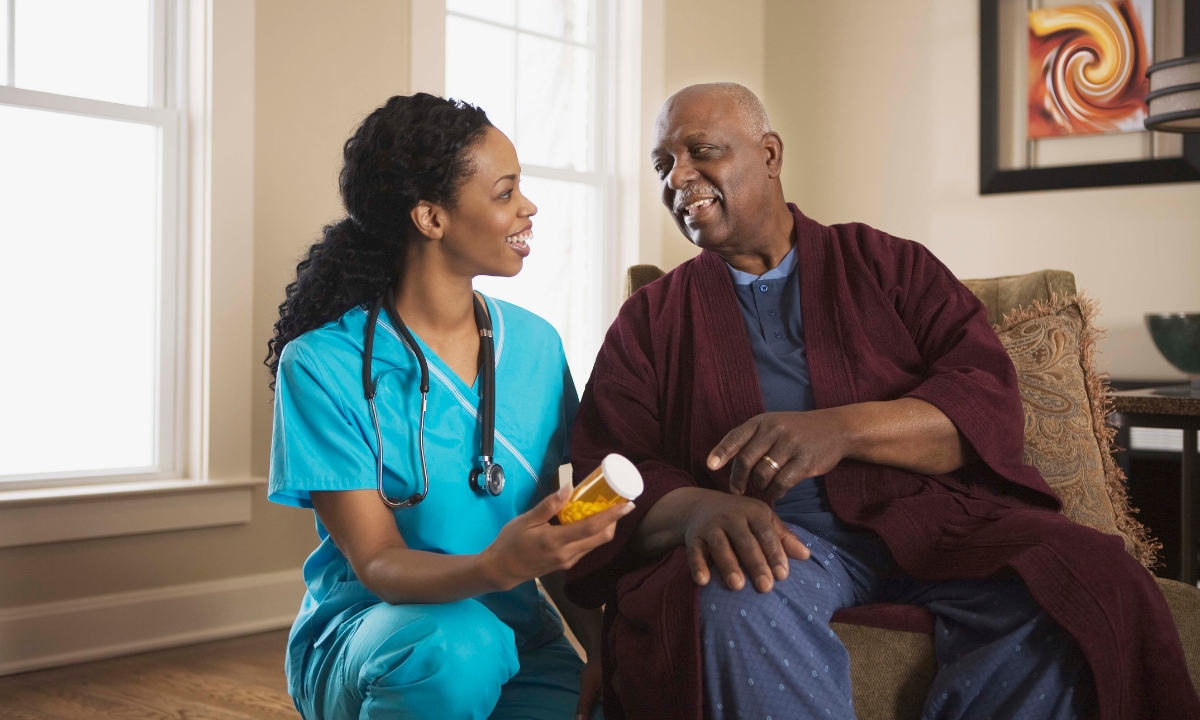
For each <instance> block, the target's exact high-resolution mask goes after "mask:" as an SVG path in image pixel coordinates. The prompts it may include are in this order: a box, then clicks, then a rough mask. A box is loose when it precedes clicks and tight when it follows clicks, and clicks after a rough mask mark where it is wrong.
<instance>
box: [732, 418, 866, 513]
mask: <svg viewBox="0 0 1200 720" xmlns="http://www.w3.org/2000/svg"><path fill="white" fill-rule="evenodd" d="M847 436H848V433H847V432H846V429H845V427H844V425H843V423H842V422H841V416H840V415H839V414H838V413H837V412H834V411H828V410H813V411H811V412H776V413H764V414H762V415H758V416H755V417H754V418H751V419H750V420H749V421H747V422H745V423H742V424H741V425H739V426H737V427H736V428H734V429H733V430H731V431H730V432H729V434H728V435H726V436H725V438H724V439H723V440H721V442H720V443H718V444H717V446H716V447H715V448H713V451H712V453H711V454H710V455H709V456H708V468H709V470H719V469H721V468H722V467H724V466H725V464H726V463H727V462H729V461H730V459H732V460H733V466H732V467H731V468H730V475H729V489H730V491H731V492H733V493H734V494H736V495H741V494H743V493H745V492H746V487H747V485H748V483H753V486H754V487H755V488H757V489H758V490H760V491H765V492H766V495H767V496H768V497H770V498H773V499H775V500H778V499H779V498H781V497H783V494H784V493H786V492H787V491H788V490H790V489H791V488H792V486H793V485H795V484H796V483H798V482H800V481H801V480H803V479H805V478H810V477H816V476H817V475H824V474H825V473H827V472H829V471H830V470H832V469H833V468H834V467H835V466H836V465H837V464H838V463H839V462H841V461H842V459H843V458H844V457H846V453H847V449H848V439H847ZM772 463H773V464H772Z"/></svg>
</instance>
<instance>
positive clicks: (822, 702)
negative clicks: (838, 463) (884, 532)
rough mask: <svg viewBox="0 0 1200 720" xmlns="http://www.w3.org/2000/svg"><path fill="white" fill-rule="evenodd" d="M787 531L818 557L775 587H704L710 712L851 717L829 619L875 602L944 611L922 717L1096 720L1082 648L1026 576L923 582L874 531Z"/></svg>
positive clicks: (776, 718)
mask: <svg viewBox="0 0 1200 720" xmlns="http://www.w3.org/2000/svg"><path fill="white" fill-rule="evenodd" d="M789 526H790V527H791V528H792V530H793V531H794V532H795V533H796V534H797V535H798V536H799V537H800V539H801V540H802V541H803V542H804V544H805V545H807V546H808V548H809V549H810V550H811V551H812V557H811V558H810V559H809V560H806V561H803V562H801V561H796V560H793V561H792V562H791V570H790V572H789V574H788V577H787V579H786V580H784V581H782V582H776V583H775V588H774V589H773V590H772V591H771V592H769V593H759V592H757V591H755V590H754V589H753V587H752V586H750V585H749V584H747V586H746V587H745V588H744V589H743V590H740V591H732V590H729V589H728V588H726V587H725V584H724V583H723V582H722V581H721V580H720V579H718V578H714V579H713V580H712V581H711V582H710V583H709V584H708V585H706V586H705V587H704V588H703V589H702V590H701V593H700V633H701V641H702V643H703V654H704V683H705V715H706V716H707V717H711V718H714V719H716V720H724V719H727V718H728V719H733V718H747V719H750V718H754V719H755V720H785V719H790V718H827V719H831V720H834V719H850V718H854V717H855V713H854V702H853V699H852V698H851V689H850V657H849V655H848V654H847V652H846V648H845V647H844V646H843V645H842V643H841V641H840V640H839V639H838V638H837V636H836V635H835V634H834V632H833V630H831V629H830V628H829V619H830V617H831V616H832V615H833V612H834V611H835V610H838V609H839V608H844V607H851V606H854V605H861V604H866V603H871V602H893V603H904V604H912V605H922V606H924V607H926V608H928V609H929V610H930V611H931V612H932V613H933V614H934V615H936V616H937V622H936V630H935V632H936V636H935V641H934V646H935V650H936V652H937V661H938V669H939V670H938V674H937V677H936V679H935V680H934V683H933V687H932V689H931V690H930V691H929V695H928V697H927V698H926V701H925V707H924V710H923V712H922V714H921V717H922V719H923V720H934V718H937V719H938V720H958V719H959V718H962V719H970V720H975V719H978V720H985V719H986V720H993V719H994V720H1002V719H1003V720H1008V719H1010V718H1029V719H1030V720H1033V719H1034V718H1036V719H1038V720H1043V719H1054V720H1059V719H1062V720H1070V719H1071V718H1085V717H1089V714H1090V712H1091V710H1092V709H1093V708H1094V707H1095V689H1094V687H1093V685H1092V675H1091V670H1090V669H1089V667H1088V665H1087V662H1086V661H1085V660H1084V658H1083V655H1082V653H1081V651H1080V650H1079V646H1078V645H1077V644H1076V643H1075V641H1074V639H1073V638H1072V637H1071V636H1070V635H1069V634H1068V633H1067V632H1066V631H1065V630H1063V629H1062V628H1061V627H1059V626H1058V624H1057V623H1055V622H1054V621H1053V620H1051V619H1050V618H1049V617H1048V616H1047V615H1046V614H1045V613H1043V612H1042V610H1041V608H1039V607H1038V606H1037V604H1036V603H1035V602H1034V601H1033V598H1032V597H1031V596H1030V594H1029V591H1028V590H1027V589H1026V588H1025V585H1024V583H1023V582H1022V581H1021V580H1020V579H1019V578H1017V577H1015V576H1014V577H1004V578H990V579H986V580H956V581H951V582H926V581H921V580H916V579H914V578H912V577H909V576H908V575H906V574H904V573H903V571H901V570H899V568H898V567H897V566H896V564H895V561H894V560H893V559H892V557H891V554H890V553H889V552H888V550H887V547H886V546H885V545H884V544H883V541H882V540H881V539H880V538H879V537H878V536H877V535H874V534H873V533H868V532H862V531H849V532H847V531H845V530H833V531H831V532H829V533H822V534H825V535H827V536H828V537H829V539H823V538H822V537H818V536H817V535H814V534H813V533H812V532H809V531H808V530H805V529H803V528H800V527H797V526H795V525H789ZM818 531H819V530H818ZM839 542H841V543H845V544H849V545H850V547H846V546H845V545H843V546H842V547H839V546H838V544H837V543H839Z"/></svg>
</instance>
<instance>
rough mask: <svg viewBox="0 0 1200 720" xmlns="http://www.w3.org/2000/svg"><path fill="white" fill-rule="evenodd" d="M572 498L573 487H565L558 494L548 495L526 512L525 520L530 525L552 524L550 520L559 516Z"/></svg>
mask: <svg viewBox="0 0 1200 720" xmlns="http://www.w3.org/2000/svg"><path fill="white" fill-rule="evenodd" d="M570 497H571V486H570V485H566V486H563V487H561V488H559V490H558V492H556V493H551V494H549V495H547V496H546V497H545V498H543V499H542V501H541V502H540V503H538V504H537V505H535V506H534V507H533V509H532V510H529V511H528V512H526V513H525V519H526V520H528V521H529V524H530V525H545V524H546V523H548V522H550V518H552V517H554V516H555V515H557V514H558V511H559V510H562V509H563V508H564V507H566V505H567V500H568V499H569V498H570Z"/></svg>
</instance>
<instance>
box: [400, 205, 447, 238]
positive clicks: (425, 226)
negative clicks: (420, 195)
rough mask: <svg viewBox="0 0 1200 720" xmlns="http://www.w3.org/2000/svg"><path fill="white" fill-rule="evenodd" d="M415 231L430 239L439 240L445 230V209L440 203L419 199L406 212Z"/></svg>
mask: <svg viewBox="0 0 1200 720" xmlns="http://www.w3.org/2000/svg"><path fill="white" fill-rule="evenodd" d="M408 216H409V217H410V218H412V223H413V226H415V227H416V228H417V232H419V233H421V235H423V236H425V237H426V238H428V239H430V240H441V239H442V234H443V233H444V232H445V231H446V211H445V209H444V208H442V207H441V206H440V205H434V204H433V203H431V202H427V201H425V200H421V201H419V202H418V203H417V205H416V207H414V208H413V209H412V211H411V212H410V213H409V214H408Z"/></svg>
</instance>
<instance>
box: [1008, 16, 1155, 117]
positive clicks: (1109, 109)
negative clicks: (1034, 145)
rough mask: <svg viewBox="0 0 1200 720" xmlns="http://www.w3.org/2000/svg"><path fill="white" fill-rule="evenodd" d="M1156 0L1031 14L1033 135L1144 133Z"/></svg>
mask: <svg viewBox="0 0 1200 720" xmlns="http://www.w3.org/2000/svg"><path fill="white" fill-rule="evenodd" d="M1153 13H1154V0H1117V1H1115V2H1112V1H1110V2H1098V3H1093V4H1090V5H1067V6H1060V7H1054V8H1043V9H1039V10H1032V11H1030V13H1029V123H1028V136H1029V137H1030V138H1046V137H1058V136H1062V135H1091V134H1096V133H1114V132H1133V131H1139V130H1144V128H1143V126H1142V120H1143V119H1144V118H1145V117H1146V104H1145V102H1144V101H1143V98H1144V97H1145V96H1146V93H1147V92H1148V91H1149V84H1148V81H1147V80H1146V68H1147V67H1148V66H1149V65H1150V63H1151V57H1150V53H1151V50H1152V48H1153V47H1154V39H1153V28H1154V17H1153Z"/></svg>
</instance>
